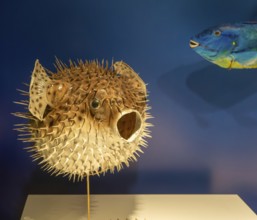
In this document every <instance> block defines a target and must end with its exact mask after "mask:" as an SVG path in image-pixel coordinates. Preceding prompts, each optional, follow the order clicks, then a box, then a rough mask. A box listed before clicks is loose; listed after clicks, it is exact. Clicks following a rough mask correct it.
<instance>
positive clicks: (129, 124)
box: [116, 110, 142, 142]
mask: <svg viewBox="0 0 257 220" xmlns="http://www.w3.org/2000/svg"><path fill="white" fill-rule="evenodd" d="M141 128H142V116H141V115H140V114H139V112H138V111H136V110H126V111H123V112H122V113H121V115H120V116H119V117H118V119H117V122H116V130H117V133H118V134H119V135H120V137H121V138H123V139H125V140H126V141H128V142H132V141H133V140H135V139H136V137H137V136H138V135H139V133H140V130H141Z"/></svg>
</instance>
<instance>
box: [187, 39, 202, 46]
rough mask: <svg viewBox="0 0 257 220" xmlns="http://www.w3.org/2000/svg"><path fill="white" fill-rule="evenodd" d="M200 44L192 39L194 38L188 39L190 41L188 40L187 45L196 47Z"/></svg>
mask: <svg viewBox="0 0 257 220" xmlns="http://www.w3.org/2000/svg"><path fill="white" fill-rule="evenodd" d="M199 45H200V44H199V43H198V42H196V41H194V40H190V42H189V46H190V47H191V48H196V47H198V46H199Z"/></svg>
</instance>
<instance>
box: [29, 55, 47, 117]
mask: <svg viewBox="0 0 257 220" xmlns="http://www.w3.org/2000/svg"><path fill="white" fill-rule="evenodd" d="M50 83H51V80H50V78H49V77H48V76H47V74H46V71H45V69H44V68H43V67H42V65H41V64H40V63H39V60H36V62H35V67H34V70H33V72H32V77H31V82H30V90H29V111H30V113H31V114H32V115H33V116H35V117H36V118H38V119H39V120H41V121H42V120H43V116H44V113H45V109H46V106H47V98H46V90H47V86H48V85H49V84H50Z"/></svg>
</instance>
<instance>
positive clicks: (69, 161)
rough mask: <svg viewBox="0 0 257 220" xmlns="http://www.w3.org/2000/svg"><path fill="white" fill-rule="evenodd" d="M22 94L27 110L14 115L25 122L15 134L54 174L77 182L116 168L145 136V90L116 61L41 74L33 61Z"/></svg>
mask: <svg viewBox="0 0 257 220" xmlns="http://www.w3.org/2000/svg"><path fill="white" fill-rule="evenodd" d="M28 95H29V101H28V102H24V103H23V104H25V105H26V104H27V105H28V106H27V107H28V110H29V112H27V113H16V115H17V116H19V117H24V118H28V119H29V122H28V124H27V125H20V126H19V128H18V130H19V131H21V132H23V134H22V135H28V137H26V138H22V140H23V141H27V142H32V143H33V145H32V146H31V148H30V150H31V151H32V152H34V155H33V157H34V158H35V159H36V160H37V159H39V160H41V161H40V164H44V168H46V169H47V170H48V171H51V172H52V173H54V174H57V175H58V174H64V175H69V177H70V178H71V177H73V178H74V179H76V178H78V179H82V178H83V177H85V176H88V175H95V174H100V173H104V172H107V171H111V172H114V170H120V169H121V168H122V166H123V164H125V165H127V166H128V165H129V161H133V160H136V156H137V155H138V153H137V152H142V150H141V146H146V141H145V137H150V135H149V131H148V129H147V127H149V126H150V124H149V123H148V122H146V120H147V119H148V118H150V115H149V113H148V112H147V110H148V109H149V107H148V106H147V91H146V86H145V84H144V82H143V80H142V79H141V78H140V77H139V76H138V75H137V74H136V73H135V72H134V70H133V69H132V68H131V67H129V66H128V65H127V64H126V63H124V62H122V61H120V62H115V63H114V64H113V65H112V66H111V67H108V65H107V64H104V63H99V62H98V61H90V62H82V61H80V62H79V63H78V64H74V63H72V62H71V63H70V66H69V67H68V66H66V65H64V64H62V63H61V62H59V61H57V73H47V72H46V70H45V69H44V68H43V67H42V66H41V64H40V63H39V61H38V60H37V61H36V63H35V68H34V70H33V73H32V78H31V83H30V89H29V93H28Z"/></svg>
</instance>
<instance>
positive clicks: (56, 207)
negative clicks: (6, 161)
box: [21, 194, 257, 220]
mask: <svg viewBox="0 0 257 220" xmlns="http://www.w3.org/2000/svg"><path fill="white" fill-rule="evenodd" d="M21 219H22V220H56V219H62V220H77V219H78V220H87V197H86V196H85V195H28V197H27V201H26V204H25V207H24V210H23V214H22V217H21ZM91 219H92V220H257V216H256V214H255V213H254V212H253V211H252V210H251V209H250V208H249V207H248V206H247V205H246V204H245V203H244V201H243V200H242V199H241V198H240V197H239V196H238V195H235V194H231V195H169V194H161V195H160V194H148V195H141V194H140V195H94V194H93V195H91Z"/></svg>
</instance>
